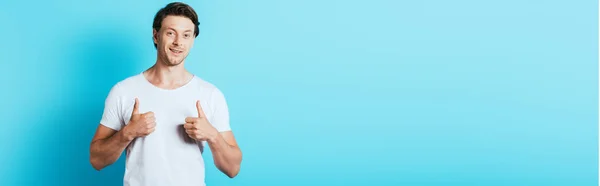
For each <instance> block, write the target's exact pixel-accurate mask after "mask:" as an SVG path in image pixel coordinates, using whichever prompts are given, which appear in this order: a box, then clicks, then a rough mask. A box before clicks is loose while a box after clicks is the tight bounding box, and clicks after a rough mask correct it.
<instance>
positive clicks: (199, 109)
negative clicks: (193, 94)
mask: <svg viewBox="0 0 600 186" xmlns="http://www.w3.org/2000/svg"><path fill="white" fill-rule="evenodd" d="M196 109H198V117H199V118H203V117H204V111H203V110H202V106H200V100H198V101H196Z"/></svg>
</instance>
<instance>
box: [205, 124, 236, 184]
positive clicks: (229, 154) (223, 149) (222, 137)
mask: <svg viewBox="0 0 600 186" xmlns="http://www.w3.org/2000/svg"><path fill="white" fill-rule="evenodd" d="M208 146H209V147H210V151H211V152H212V154H213V159H214V162H215V165H216V166H217V168H218V169H219V170H220V171H221V172H223V173H225V174H226V175H227V176H229V177H230V178H233V177H235V176H236V175H237V174H238V173H239V172H240V166H241V163H242V151H241V150H240V148H239V147H238V145H237V142H236V140H235V137H234V136H233V132H231V131H227V132H221V133H219V134H218V135H216V137H215V138H213V139H210V140H208Z"/></svg>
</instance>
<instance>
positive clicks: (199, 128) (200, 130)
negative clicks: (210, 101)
mask: <svg viewBox="0 0 600 186" xmlns="http://www.w3.org/2000/svg"><path fill="white" fill-rule="evenodd" d="M196 109H198V117H187V118H185V124H184V125H183V128H185V132H186V133H187V134H188V136H189V137H190V138H192V139H195V140H196V141H214V139H215V138H216V137H217V135H218V131H217V129H215V128H214V127H213V126H212V125H211V124H210V123H209V122H208V120H207V119H206V115H205V114H204V111H203V110H202V107H201V106H200V101H196Z"/></svg>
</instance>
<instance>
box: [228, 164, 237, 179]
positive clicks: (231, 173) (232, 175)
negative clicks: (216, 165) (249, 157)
mask: <svg viewBox="0 0 600 186" xmlns="http://www.w3.org/2000/svg"><path fill="white" fill-rule="evenodd" d="M239 172H240V165H237V166H235V167H234V168H233V169H232V170H230V171H227V172H225V174H226V175H227V177H229V178H235V177H236V176H237V175H238V173H239Z"/></svg>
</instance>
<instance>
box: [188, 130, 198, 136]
mask: <svg viewBox="0 0 600 186" xmlns="http://www.w3.org/2000/svg"><path fill="white" fill-rule="evenodd" d="M185 133H187V134H188V135H192V136H193V135H196V131H195V130H191V129H188V130H185Z"/></svg>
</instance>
